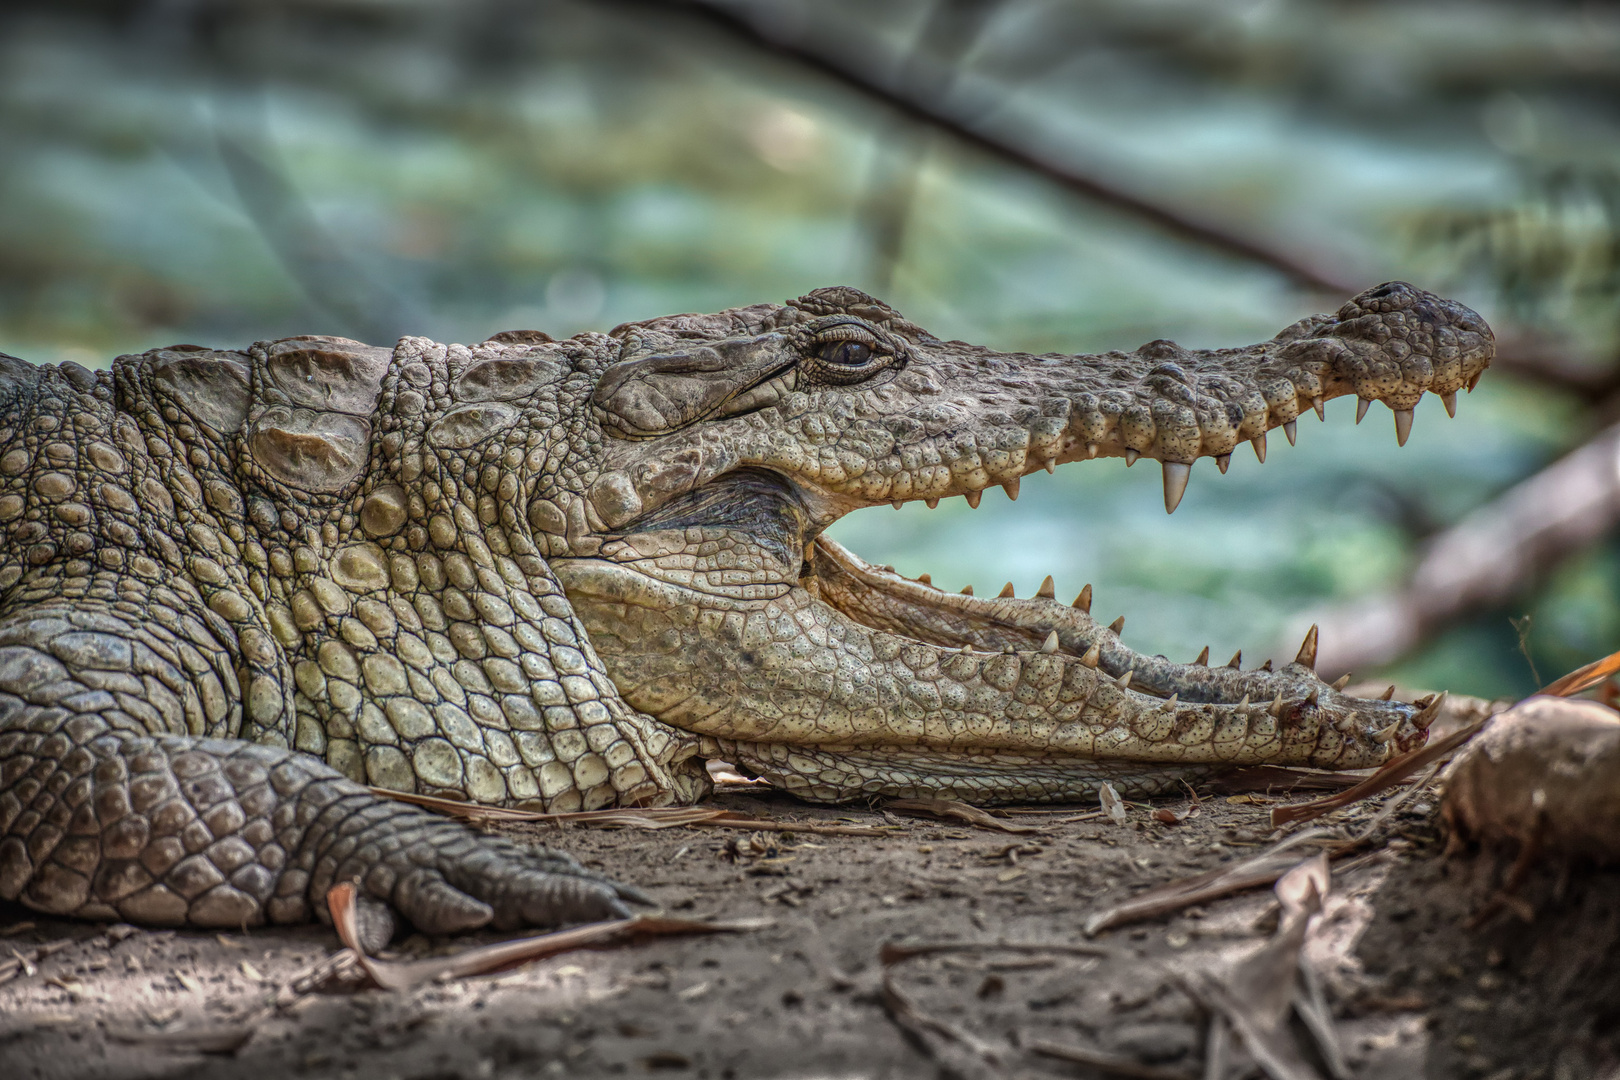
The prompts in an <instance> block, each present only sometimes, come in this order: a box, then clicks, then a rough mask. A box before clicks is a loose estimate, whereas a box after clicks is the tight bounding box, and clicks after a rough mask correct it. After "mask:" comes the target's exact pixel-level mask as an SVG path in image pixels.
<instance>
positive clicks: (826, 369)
mask: <svg viewBox="0 0 1620 1080" xmlns="http://www.w3.org/2000/svg"><path fill="white" fill-rule="evenodd" d="M897 358H898V351H897V349H896V346H895V345H894V343H893V342H891V341H890V340H889V339H888V337H886V336H884V335H882V334H881V333H879V332H877V331H874V330H873V329H872V328H871V327H868V326H866V325H864V324H861V323H856V322H838V323H833V324H832V325H831V326H823V327H822V328H821V329H820V330H819V331H817V332H816V334H815V336H814V337H813V338H812V339H811V341H810V344H809V348H808V349H807V350H806V352H805V356H804V362H803V370H804V372H805V374H806V375H808V376H809V377H810V378H811V379H812V380H815V381H818V382H822V383H832V384H838V385H843V384H848V383H856V382H862V381H864V380H866V379H869V378H871V377H872V376H873V375H876V374H877V373H879V372H881V371H883V370H884V369H885V368H887V367H889V365H891V364H893V363H894V362H895V360H896V359H897Z"/></svg>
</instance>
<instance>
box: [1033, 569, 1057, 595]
mask: <svg viewBox="0 0 1620 1080" xmlns="http://www.w3.org/2000/svg"><path fill="white" fill-rule="evenodd" d="M1035 595H1036V596H1038V597H1040V598H1041V599H1042V600H1056V599H1057V585H1056V584H1055V583H1054V582H1053V581H1052V575H1051V574H1047V575H1046V580H1045V581H1043V582H1041V587H1040V588H1038V589H1036V590H1035Z"/></svg>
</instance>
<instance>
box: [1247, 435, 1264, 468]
mask: <svg viewBox="0 0 1620 1080" xmlns="http://www.w3.org/2000/svg"><path fill="white" fill-rule="evenodd" d="M1249 445H1250V446H1252V447H1254V456H1255V457H1257V458H1259V459H1260V464H1262V465H1264V464H1265V463H1266V433H1265V432H1263V431H1262V432H1261V433H1260V434H1258V435H1256V436H1255V437H1254V438H1252V439H1250V440H1249Z"/></svg>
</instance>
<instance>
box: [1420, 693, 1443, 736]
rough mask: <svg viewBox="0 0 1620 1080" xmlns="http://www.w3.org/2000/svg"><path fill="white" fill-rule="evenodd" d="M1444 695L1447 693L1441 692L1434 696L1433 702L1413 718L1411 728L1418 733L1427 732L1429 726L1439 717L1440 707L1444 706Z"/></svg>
mask: <svg viewBox="0 0 1620 1080" xmlns="http://www.w3.org/2000/svg"><path fill="white" fill-rule="evenodd" d="M1446 693H1447V691H1445V690H1442V691H1440V693H1438V694H1436V695H1435V696H1434V698H1433V700H1431V701H1430V702H1429V703H1428V704H1427V705H1425V706H1424V707H1423V711H1422V712H1420V713H1418V714H1417V716H1416V717H1414V718H1413V720H1412V726H1413V727H1415V728H1417V729H1418V730H1419V731H1427V730H1429V725H1430V724H1432V723H1434V718H1435V717H1437V716H1439V715H1440V706H1441V705H1443V704H1445V700H1446ZM1412 704H1414V705H1416V704H1417V702H1415V701H1414V702H1413V703H1412Z"/></svg>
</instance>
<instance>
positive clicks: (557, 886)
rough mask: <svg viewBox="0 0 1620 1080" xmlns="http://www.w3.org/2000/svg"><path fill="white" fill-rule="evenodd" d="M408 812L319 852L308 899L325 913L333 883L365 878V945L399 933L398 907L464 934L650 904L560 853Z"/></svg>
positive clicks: (428, 928) (425, 923) (620, 914)
mask: <svg viewBox="0 0 1620 1080" xmlns="http://www.w3.org/2000/svg"><path fill="white" fill-rule="evenodd" d="M396 807H397V804H396ZM397 809H398V810H405V808H403V807H397ZM409 815H410V816H409V819H408V823H407V821H402V820H400V818H399V816H396V815H395V814H390V815H389V816H390V817H392V818H393V819H394V820H393V822H392V828H393V833H392V835H389V836H387V837H386V838H385V839H383V840H382V841H381V842H380V843H375V844H366V843H362V844H358V845H356V846H354V847H353V849H352V851H350V852H349V853H348V855H347V857H346V858H341V859H335V860H334V859H331V858H330V857H329V858H328V859H324V860H322V863H323V867H322V868H323V869H328V870H329V872H328V873H317V874H315V875H314V877H313V878H312V880H311V901H312V903H313V906H314V907H315V908H316V910H317V912H318V913H319V915H320V917H321V919H322V920H323V921H327V922H329V921H330V920H331V916H330V913H329V912H328V911H327V910H326V904H325V901H324V899H322V898H323V897H324V895H325V891H326V889H328V888H330V887H331V885H333V884H335V883H337V882H339V881H354V882H356V883H357V884H358V885H359V887H360V896H359V897H358V898H357V899H358V907H359V910H358V913H357V914H358V925H359V931H360V939H361V944H362V945H363V946H365V948H366V949H367V950H368V951H370V950H375V949H379V948H381V947H383V946H384V945H386V944H387V943H388V941H389V940H390V939H392V937H393V936H394V933H395V930H396V929H397V926H398V917H399V916H403V917H404V919H405V920H406V921H407V922H409V923H410V924H411V925H412V926H413V927H415V928H416V929H417V930H420V931H421V932H423V933H425V934H457V933H463V932H466V931H468V930H476V929H478V928H480V927H484V926H492V927H495V928H497V929H501V930H511V929H517V928H519V927H537V928H538V927H551V926H558V925H562V924H567V923H582V922H597V921H600V920H603V919H623V918H628V917H629V916H630V910H629V908H628V907H626V901H630V902H634V903H651V900H650V899H649V898H648V897H647V896H646V894H644V893H642V892H641V891H640V890H638V889H636V888H634V887H632V886H628V885H621V884H619V883H617V882H615V881H612V880H610V879H608V878H606V877H604V876H602V875H601V874H598V873H596V872H594V871H592V870H588V869H586V868H585V867H583V866H581V865H580V864H579V863H578V862H577V861H576V860H575V859H574V858H573V857H572V856H570V855H567V854H564V853H563V852H560V851H554V850H552V849H550V848H546V847H526V846H523V845H520V844H516V843H513V842H512V841H510V840H506V839H503V838H501V837H496V836H487V835H483V834H480V833H478V832H475V831H474V830H472V829H469V828H467V827H466V826H464V825H462V824H460V823H459V822H454V821H447V820H445V819H443V818H438V817H435V816H433V815H430V814H426V813H423V812H421V811H409ZM378 824H380V823H378ZM379 849H386V850H379Z"/></svg>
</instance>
